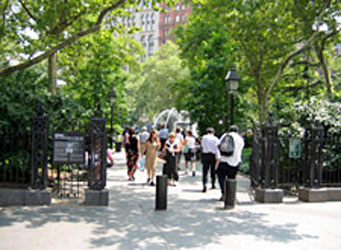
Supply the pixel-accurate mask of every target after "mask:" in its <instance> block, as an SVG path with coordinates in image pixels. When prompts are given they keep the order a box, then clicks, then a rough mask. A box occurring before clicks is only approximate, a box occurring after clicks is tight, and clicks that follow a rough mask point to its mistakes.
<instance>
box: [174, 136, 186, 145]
mask: <svg viewBox="0 0 341 250" xmlns="http://www.w3.org/2000/svg"><path fill="white" fill-rule="evenodd" d="M176 140H177V142H178V144H179V145H181V144H182V142H183V141H184V136H183V135H182V134H181V133H176Z"/></svg>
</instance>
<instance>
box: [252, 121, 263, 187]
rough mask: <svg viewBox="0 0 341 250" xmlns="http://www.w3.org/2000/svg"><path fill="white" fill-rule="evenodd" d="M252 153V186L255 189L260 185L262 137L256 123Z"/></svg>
mask: <svg viewBox="0 0 341 250" xmlns="http://www.w3.org/2000/svg"><path fill="white" fill-rule="evenodd" d="M252 130H253V136H252V155H251V161H250V163H251V164H250V177H251V187H252V188H253V189H255V188H257V187H258V186H259V185H260V159H261V157H260V153H261V152H260V138H259V131H258V129H257V127H256V125H254V126H253V129H252Z"/></svg>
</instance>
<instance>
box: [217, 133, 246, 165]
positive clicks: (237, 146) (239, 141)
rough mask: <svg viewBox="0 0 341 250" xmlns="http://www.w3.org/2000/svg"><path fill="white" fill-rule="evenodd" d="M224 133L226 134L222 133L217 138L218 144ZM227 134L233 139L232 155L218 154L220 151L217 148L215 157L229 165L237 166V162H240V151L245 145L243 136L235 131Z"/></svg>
mask: <svg viewBox="0 0 341 250" xmlns="http://www.w3.org/2000/svg"><path fill="white" fill-rule="evenodd" d="M226 135H227V134H226V133H225V134H223V135H222V137H221V138H220V140H219V144H221V143H222V141H223V139H224V137H225V136H226ZM229 135H231V136H232V138H233V141H234V150H233V155H231V156H223V155H221V154H220V151H219V150H218V155H217V158H218V159H220V162H226V163H227V164H229V165H230V166H231V167H237V166H238V165H239V163H241V162H242V151H243V148H244V145H245V144H244V139H243V137H241V136H240V135H239V134H237V133H236V132H230V133H229Z"/></svg>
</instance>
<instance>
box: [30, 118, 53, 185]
mask: <svg viewBox="0 0 341 250" xmlns="http://www.w3.org/2000/svg"><path fill="white" fill-rule="evenodd" d="M48 134H49V124H48V116H46V115H41V116H38V117H35V118H34V119H33V124H32V162H31V165H32V181H31V186H32V188H36V189H45V188H46V185H47V143H48Z"/></svg>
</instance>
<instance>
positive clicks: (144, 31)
mask: <svg viewBox="0 0 341 250" xmlns="http://www.w3.org/2000/svg"><path fill="white" fill-rule="evenodd" d="M139 7H140V11H138V12H137V11H135V10H133V9H131V16H130V17H126V18H122V20H121V23H122V24H123V25H125V26H128V27H137V28H140V31H138V32H136V33H134V34H132V37H133V38H134V40H135V41H139V42H141V44H142V45H143V47H144V49H145V57H144V58H142V61H144V60H145V58H148V57H149V56H151V55H153V53H154V51H155V50H157V49H158V44H159V43H158V36H159V25H158V23H159V12H157V11H155V10H154V9H153V8H152V5H151V3H148V2H147V3H146V4H144V3H141V4H140V6H139Z"/></svg>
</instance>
